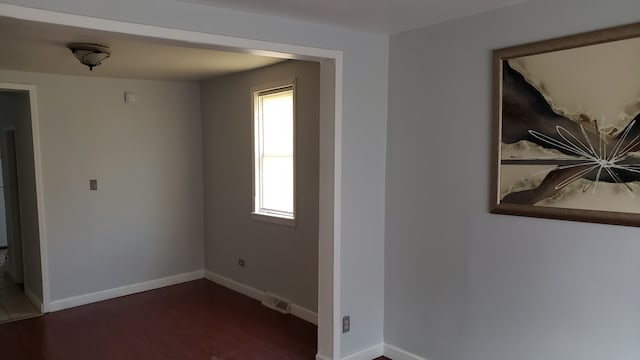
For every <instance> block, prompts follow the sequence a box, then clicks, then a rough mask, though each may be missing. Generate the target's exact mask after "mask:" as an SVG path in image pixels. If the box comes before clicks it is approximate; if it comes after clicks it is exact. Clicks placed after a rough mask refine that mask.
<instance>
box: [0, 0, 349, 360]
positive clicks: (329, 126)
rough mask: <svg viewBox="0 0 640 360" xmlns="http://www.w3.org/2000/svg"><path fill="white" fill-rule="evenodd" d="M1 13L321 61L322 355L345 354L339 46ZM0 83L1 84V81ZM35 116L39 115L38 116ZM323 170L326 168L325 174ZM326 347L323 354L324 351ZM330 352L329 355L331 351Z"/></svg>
mask: <svg viewBox="0 0 640 360" xmlns="http://www.w3.org/2000/svg"><path fill="white" fill-rule="evenodd" d="M0 16H7V17H11V18H17V19H21V20H29V21H36V22H43V23H50V24H57V25H66V26H74V27H80V28H85V29H95V30H102V31H109V32H115V33H123V34H130V35H138V36H144V37H150V38H156V39H161V40H173V41H180V42H184V43H192V44H197V45H203V46H207V47H209V48H211V49H217V50H226V51H235V52H250V53H253V54H258V55H265V56H275V57H282V58H288V59H299V60H307V61H316V62H319V63H320V109H321V111H320V129H319V130H320V131H319V136H320V170H321V172H320V179H319V181H320V193H319V198H320V204H319V229H318V230H319V236H318V237H319V239H318V352H319V353H318V355H317V358H318V359H324V358H325V356H327V355H329V356H330V357H331V358H339V357H340V356H341V351H340V343H341V311H340V303H341V296H340V286H341V285H340V283H341V273H340V271H341V269H340V268H341V266H340V260H341V208H342V89H343V52H342V51H340V50H333V49H323V48H316V47H308V46H300V45H294V44H288V43H278V42H271V41H261V40H253V39H246V38H240V37H233V36H223V35H216V34H212V33H204V32H197V31H188V30H180V29H173V28H166V27H160V26H152V25H143V24H136V23H130V22H124V21H116V20H108V19H101V18H95V17H90V16H84V15H75V14H68V13H62V12H57V11H50V10H41V9H35V8H28V7H24V6H19V5H11V4H5V3H0ZM0 85H1V84H0ZM22 86H23V87H22V88H21V90H28V91H29V94H30V96H31V110H32V122H33V124H32V129H33V144H34V145H33V146H34V161H35V167H36V169H35V170H36V188H37V196H38V220H39V227H40V251H41V261H42V269H43V270H42V280H43V286H42V288H43V311H44V312H46V311H48V308H49V304H50V297H49V296H50V293H49V290H50V289H49V268H48V262H47V256H46V254H47V247H46V234H47V232H46V222H45V211H44V188H43V182H42V165H41V163H42V161H41V153H40V137H39V126H38V113H37V107H36V106H35V104H36V101H35V87H34V86H30V85H22ZM33 119H35V120H33ZM323 171H324V173H323ZM323 351H324V353H322V352H323ZM329 351H330V352H331V354H327V352H329Z"/></svg>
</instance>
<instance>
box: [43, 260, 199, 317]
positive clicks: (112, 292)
mask: <svg viewBox="0 0 640 360" xmlns="http://www.w3.org/2000/svg"><path fill="white" fill-rule="evenodd" d="M203 277H204V270H197V271H193V272H189V273H183V274H178V275H173V276H168V277H165V278H161V279H156V280H150V281H145V282H141V283H136V284H131V285H125V286H121V287H117V288H113V289H108V290H102V291H98V292H94V293H89V294H85V295H79V296H74V297H70V298H66V299H61V300H56V301H52V302H51V303H49V309H48V310H49V311H52V312H53V311H59V310H64V309H69V308H72V307H76V306H80V305H86V304H91V303H94V302H98V301H103V300H109V299H113V298H117V297H120V296H126V295H131V294H135V293H139V292H143V291H148V290H153V289H159V288H162V287H165V286H170V285H176V284H180V283H184V282H187V281H193V280H197V279H202V278H203Z"/></svg>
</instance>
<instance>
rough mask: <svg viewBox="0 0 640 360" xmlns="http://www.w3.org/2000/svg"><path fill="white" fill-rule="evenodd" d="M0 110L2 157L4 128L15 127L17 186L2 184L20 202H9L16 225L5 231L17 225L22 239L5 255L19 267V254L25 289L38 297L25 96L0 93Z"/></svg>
mask: <svg viewBox="0 0 640 360" xmlns="http://www.w3.org/2000/svg"><path fill="white" fill-rule="evenodd" d="M0 111H1V112H2V116H0V148H1V149H2V150H1V151H2V155H3V156H5V154H7V137H6V134H5V130H6V129H7V128H8V127H11V128H13V129H15V137H16V138H15V141H16V143H15V146H16V160H17V169H16V172H17V175H18V181H19V186H16V184H11V183H7V184H6V186H9V187H10V188H12V189H16V188H17V189H18V194H17V197H18V198H19V201H20V205H19V206H18V205H17V204H11V205H10V210H9V211H15V210H18V211H19V214H20V224H13V223H9V224H7V225H8V230H9V231H10V233H9V234H10V235H11V236H14V235H13V234H14V233H15V232H16V230H17V229H16V228H17V227H18V226H19V227H20V233H21V240H22V241H21V244H17V245H16V246H14V249H9V256H10V257H11V256H13V257H14V259H11V260H10V266H20V265H19V264H16V263H15V257H16V256H21V257H22V263H21V264H22V270H23V272H22V280H23V281H24V286H25V289H26V290H28V291H30V292H31V293H32V294H33V295H35V296H36V297H38V298H39V299H40V300H42V270H41V267H40V237H39V230H38V204H37V201H36V183H35V173H34V160H33V140H32V139H33V137H32V130H31V109H30V101H29V95H28V94H27V93H24V92H3V93H0ZM7 164H8V162H6V161H5V162H3V166H4V168H3V171H4V170H6V169H7V167H6V166H7ZM8 195H9V194H7V196H8ZM12 199H13V198H9V201H10V202H11V201H12ZM18 247H19V249H18ZM16 250H17V251H16ZM15 272H19V270H17V269H14V273H15Z"/></svg>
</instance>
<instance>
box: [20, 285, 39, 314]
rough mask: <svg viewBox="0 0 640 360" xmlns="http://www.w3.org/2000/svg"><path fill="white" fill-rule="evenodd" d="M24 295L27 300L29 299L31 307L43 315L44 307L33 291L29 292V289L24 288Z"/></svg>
mask: <svg viewBox="0 0 640 360" xmlns="http://www.w3.org/2000/svg"><path fill="white" fill-rule="evenodd" d="M24 294H25V295H26V296H27V298H29V300H30V301H31V303H32V304H33V306H35V307H36V308H37V309H38V310H40V312H41V313H44V306H43V304H42V301H40V299H38V297H37V296H36V295H35V294H34V293H33V291H31V289H29V288H28V287H26V286H25V287H24Z"/></svg>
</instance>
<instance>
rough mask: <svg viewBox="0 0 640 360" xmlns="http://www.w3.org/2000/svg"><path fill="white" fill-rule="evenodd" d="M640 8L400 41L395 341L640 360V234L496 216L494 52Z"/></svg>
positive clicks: (393, 229) (472, 22)
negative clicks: (492, 196)
mask: <svg viewBox="0 0 640 360" xmlns="http://www.w3.org/2000/svg"><path fill="white" fill-rule="evenodd" d="M639 14H640V2H638V1H637V0H614V1H600V0H559V1H551V0H540V1H533V2H529V3H525V4H521V5H518V6H513V7H510V8H505V9H502V10H499V11H494V12H490V13H485V14H481V15H478V16H473V17H469V18H465V19H460V20H456V21H451V22H447V23H444V24H441V25H436V26H432V27H427V28H424V29H420V30H415V31H410V32H406V33H402V34H398V35H395V36H393V37H392V38H391V43H390V47H391V50H390V91H389V94H390V103H389V126H388V144H389V145H388V155H387V156H388V157H387V160H388V162H387V164H388V168H387V207H386V245H385V326H384V328H385V331H384V335H385V341H386V342H387V343H389V344H392V345H396V346H399V347H401V348H404V349H406V350H408V351H411V352H413V353H416V354H419V355H421V356H424V357H426V358H428V359H430V360H463V359H464V360H469V359H474V360H513V359H518V360H539V359H545V360H566V359H581V360H597V359H617V360H637V359H639V358H640V343H639V342H638V339H640V326H639V324H640V306H638V304H640V287H639V286H638V279H639V278H640V261H638V254H640V230H639V229H637V228H630V227H619V226H608V225H596V224H587V223H575V222H568V221H553V220H541V219H533V218H524V217H512V216H505V215H491V214H489V213H488V203H489V164H490V143H489V139H490V131H491V50H492V49H494V48H499V47H505V46H510V45H516V44H521V43H526V42H530V41H535V40H542V39H547V38H552V37H557V36H561V35H568V34H573V33H578V32H582V31H587V30H595V29H599V28H603V27H607V26H613V25H620V24H625V23H630V22H634V21H638V20H640V15H639ZM594 85H595V86H597V84H594Z"/></svg>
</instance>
